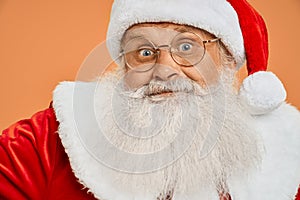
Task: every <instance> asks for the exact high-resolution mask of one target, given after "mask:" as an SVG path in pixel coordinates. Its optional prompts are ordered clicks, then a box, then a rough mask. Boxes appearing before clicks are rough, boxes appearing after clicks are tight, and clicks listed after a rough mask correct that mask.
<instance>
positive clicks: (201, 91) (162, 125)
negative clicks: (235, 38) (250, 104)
mask: <svg viewBox="0 0 300 200" xmlns="http://www.w3.org/2000/svg"><path fill="white" fill-rule="evenodd" d="M187 32H188V33H187ZM182 36H183V37H182ZM186 36H188V37H186ZM174 38H175V39H174ZM199 38H201V41H204V40H210V39H214V38H215V37H214V36H212V35H210V34H207V33H206V32H203V31H201V30H199V29H195V28H191V27H187V26H182V25H174V24H165V23H164V24H143V25H136V26H133V27H132V28H130V29H129V30H128V31H127V32H126V34H125V36H124V38H123V41H122V49H123V50H124V53H123V61H124V62H123V63H121V65H120V66H119V68H118V69H119V70H118V71H117V72H116V73H108V74H107V76H105V77H103V78H102V79H100V81H99V85H98V87H97V89H96V91H95V96H94V97H95V115H96V118H97V127H100V130H99V131H95V132H89V133H88V134H85V135H82V137H83V138H86V141H90V142H91V144H86V146H87V147H91V149H90V152H94V155H95V156H96V157H97V158H98V159H99V160H101V161H102V163H105V165H106V166H109V167H110V168H112V169H113V170H111V171H110V173H107V174H106V175H105V176H103V181H107V184H110V183H113V187H114V188H117V190H118V191H125V192H129V193H130V194H131V195H132V196H133V198H132V199H134V198H135V199H142V198H141V197H140V196H139V195H141V196H142V197H143V196H149V195H150V197H151V198H149V199H156V198H157V196H159V195H160V194H162V196H163V197H164V196H166V194H168V193H169V192H170V191H171V192H172V193H174V195H176V194H178V195H180V194H184V195H187V194H192V193H193V192H195V191H199V190H201V189H202V190H203V192H204V193H208V194H213V193H218V192H221V191H222V190H224V189H226V187H227V177H230V176H233V175H234V174H235V172H236V173H238V172H241V171H243V170H245V169H247V168H249V167H251V166H253V165H254V164H255V162H256V161H257V160H259V154H258V146H257V138H256V135H255V134H256V133H255V131H254V130H253V128H252V124H251V122H252V119H251V116H250V115H249V114H248V113H247V112H245V110H244V108H243V107H242V105H241V104H240V102H239V99H238V98H237V95H236V91H235V90H234V88H233V85H232V83H233V81H234V73H235V70H234V69H233V67H234V65H235V63H234V61H232V62H224V58H223V57H222V53H221V52H220V46H218V45H220V44H218V42H212V43H208V44H206V46H205V52H203V49H204V47H203V46H201V45H203V44H202V43H201V42H200V43H199V41H200V40H199ZM195 41H196V42H195ZM190 44H193V45H190ZM189 45H190V46H189ZM197 45H198V46H197ZM157 49H159V54H158V55H157V54H155V53H157V52H156V51H157ZM176 50H178V51H180V50H183V53H182V54H181V52H179V53H178V51H176ZM190 50H195V51H191V52H192V53H195V54H190ZM186 51H187V52H186ZM223 52H226V51H225V50H224V51H223ZM179 55H180V56H181V57H180V56H179ZM194 55H198V56H199V55H200V57H197V56H194ZM191 63H192V64H193V65H191V66H190V64H191ZM182 64H185V65H184V66H183V65H182ZM124 68H125V69H126V70H124ZM124 83H125V84H124ZM124 86H125V87H124ZM100 133H102V134H103V136H104V137H103V138H104V139H103V138H101V137H99V135H100V136H102V134H100ZM92 134H95V135H92ZM91 138H92V139H91ZM97 138H100V139H99V140H97ZM96 141H97V142H96ZM94 143H96V144H97V145H94ZM100 147H102V148H103V149H104V150H103V151H100V152H99V149H101V148H100ZM105 147H107V148H105ZM103 152H104V153H105V155H103ZM107 155H113V159H110V158H111V157H110V156H109V157H107ZM106 170H107V169H106ZM128 183H130V184H128ZM161 199H163V198H161ZM179 199H180V197H179ZM206 199H212V198H210V197H208V198H206Z"/></svg>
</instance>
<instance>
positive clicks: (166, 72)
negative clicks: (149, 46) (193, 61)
mask: <svg viewBox="0 0 300 200" xmlns="http://www.w3.org/2000/svg"><path fill="white" fill-rule="evenodd" d="M179 74H180V66H179V65H178V64H177V63H176V62H175V61H174V60H173V58H172V56H171V55H170V53H169V52H168V51H164V50H163V51H160V54H159V57H158V58H157V62H156V65H155V66H154V70H153V79H156V80H160V81H167V80H172V79H175V78H177V77H178V76H179Z"/></svg>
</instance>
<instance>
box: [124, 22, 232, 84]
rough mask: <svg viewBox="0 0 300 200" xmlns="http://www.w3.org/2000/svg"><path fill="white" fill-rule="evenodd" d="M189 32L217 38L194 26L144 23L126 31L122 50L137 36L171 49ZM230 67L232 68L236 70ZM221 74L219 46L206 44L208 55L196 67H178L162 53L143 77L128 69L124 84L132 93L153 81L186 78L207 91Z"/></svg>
mask: <svg viewBox="0 0 300 200" xmlns="http://www.w3.org/2000/svg"><path fill="white" fill-rule="evenodd" d="M186 31H189V32H193V33H196V34H197V35H199V36H200V37H201V38H202V40H210V39H215V38H216V37H215V36H214V35H212V34H210V33H208V32H206V31H203V30H200V29H198V28H194V27H191V26H186V25H179V24H172V23H143V24H137V25H134V26H132V27H130V28H129V29H128V30H127V31H126V33H125V35H124V37H123V39H122V45H121V46H122V47H124V46H125V45H126V44H127V43H128V41H130V39H132V38H134V37H137V36H143V37H145V38H147V39H148V40H149V41H151V42H152V43H153V44H155V45H157V46H159V45H169V44H170V43H171V41H172V39H173V38H174V37H175V36H176V35H177V34H178V33H180V32H186ZM125 65H126V64H125ZM228 67H232V68H233V67H234V66H233V65H232V66H228ZM220 70H222V59H221V57H220V50H219V46H218V42H213V43H208V44H206V54H205V56H204V58H203V60H202V61H201V62H200V63H198V64H197V65H195V66H193V67H183V66H181V65H179V64H177V63H176V62H175V61H174V60H173V59H172V57H171V55H170V53H169V52H168V50H166V49H161V53H160V56H159V57H158V60H157V63H156V65H155V66H154V67H153V68H152V69H151V70H149V71H147V72H142V73H141V72H136V71H133V70H131V69H130V68H128V67H127V73H126V75H125V83H126V85H127V86H128V88H130V89H138V88H140V87H142V86H143V85H147V84H148V83H149V82H150V81H151V80H161V81H167V80H171V79H175V78H178V77H185V78H190V79H192V80H193V81H196V82H197V83H199V84H200V85H201V86H202V87H206V86H208V85H211V84H214V83H216V82H217V80H218V78H219V72H220Z"/></svg>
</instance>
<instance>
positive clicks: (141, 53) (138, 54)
mask: <svg viewBox="0 0 300 200" xmlns="http://www.w3.org/2000/svg"><path fill="white" fill-rule="evenodd" d="M124 57H125V61H126V64H127V65H128V67H129V68H131V69H132V70H136V71H142V72H143V71H147V70H150V69H151V68H152V67H153V66H154V65H155V63H156V59H157V55H156V50H155V48H154V46H153V44H152V43H151V42H150V41H148V40H147V39H145V38H141V37H139V38H134V39H132V40H130V41H129V42H128V43H127V44H126V45H125V48H124Z"/></svg>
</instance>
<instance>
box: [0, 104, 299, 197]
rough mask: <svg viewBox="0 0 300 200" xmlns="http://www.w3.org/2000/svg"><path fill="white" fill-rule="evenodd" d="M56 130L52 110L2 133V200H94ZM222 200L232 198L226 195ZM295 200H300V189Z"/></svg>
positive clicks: (21, 122)
mask: <svg viewBox="0 0 300 200" xmlns="http://www.w3.org/2000/svg"><path fill="white" fill-rule="evenodd" d="M57 128H58V123H57V121H56V118H55V114H54V111H53V108H49V109H47V110H45V111H42V112H38V113H37V114H35V115H34V116H33V117H32V118H31V119H27V120H22V121H19V122H17V123H16V124H14V125H12V126H11V127H9V128H8V129H6V130H4V131H3V133H2V135H1V136H0V199H1V200H15V199H17V200H25V199H26V200H27V199H30V200H41V199H43V200H47V199H49V200H53V199H55V200H66V199H72V200H77V199H78V200H79V199H85V200H95V198H94V197H93V195H92V194H90V193H87V189H86V188H85V189H84V187H83V186H82V185H81V184H80V183H79V182H78V180H77V179H76V177H75V176H74V174H73V172H72V169H71V166H70V163H69V159H68V156H67V154H66V153H65V151H64V147H63V146H62V144H61V141H60V138H59V136H58V134H57ZM220 199H222V200H225V199H226V200H228V199H229V200H230V199H231V197H230V195H228V194H226V195H221V196H220ZM296 200H300V188H299V190H298V195H297V197H296Z"/></svg>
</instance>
